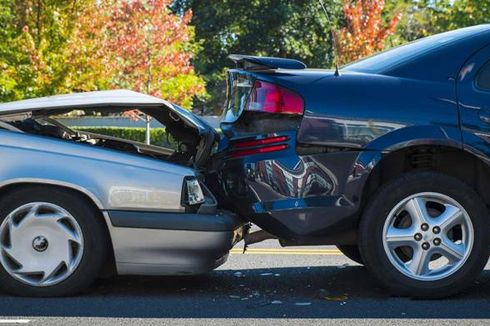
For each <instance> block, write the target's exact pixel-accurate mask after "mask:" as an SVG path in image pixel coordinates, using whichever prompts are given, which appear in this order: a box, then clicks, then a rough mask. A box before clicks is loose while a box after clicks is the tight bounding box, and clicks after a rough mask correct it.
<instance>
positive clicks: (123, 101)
mask: <svg viewBox="0 0 490 326" xmlns="http://www.w3.org/2000/svg"><path fill="white" fill-rule="evenodd" d="M133 109H137V110H139V111H140V112H143V113H145V114H147V115H149V116H152V117H154V118H155V119H156V120H158V121H159V122H160V123H161V124H162V125H164V126H165V130H166V133H167V134H168V135H169V137H170V138H171V140H172V141H171V142H170V143H171V144H172V146H167V147H165V146H163V145H162V146H156V145H146V144H143V143H139V142H134V141H128V140H124V139H119V138H115V137H109V136H103V135H99V134H94V133H88V132H80V131H75V130H72V129H70V128H68V127H66V126H65V125H63V124H62V123H60V122H59V121H58V120H56V117H57V116H60V115H63V114H66V113H69V112H71V111H75V110H76V111H82V112H89V113H97V114H106V115H107V114H119V113H122V112H125V111H128V110H133ZM216 138H217V137H216V133H215V131H214V129H213V128H211V127H209V126H208V125H206V124H205V123H204V122H203V121H201V120H200V119H199V118H198V117H196V116H194V115H192V114H191V113H189V112H187V111H185V110H184V109H182V108H180V107H178V106H176V105H174V104H171V103H169V102H167V101H164V100H161V99H158V98H155V97H151V96H147V95H144V94H140V93H136V92H132V91H123V90H121V91H103V92H90V93H81V94H72V95H61V96H54V97H46V98H38V99H31V100H24V101H18V102H11V103H5V104H0V139H1V141H0V157H1V159H0V287H1V288H3V289H4V290H6V291H8V292H10V293H13V294H16V295H23V296H61V295H70V294H74V293H77V292H79V291H81V290H84V289H86V288H87V287H88V286H89V285H90V284H91V283H92V282H93V281H94V280H95V279H96V278H97V277H98V276H100V275H101V273H107V272H110V271H111V270H115V271H116V272H117V274H133V275H134V274H137V275H176V274H178V275H181V274H198V273H204V272H207V271H209V270H212V269H214V268H216V267H217V266H219V265H220V264H222V263H223V262H225V260H226V258H227V255H228V252H229V250H230V249H231V248H232V246H233V245H234V244H235V243H236V242H237V241H239V240H240V239H241V238H242V236H243V230H244V226H243V222H242V221H241V220H239V219H238V218H237V217H235V216H234V215H232V214H230V213H223V212H220V211H218V210H217V202H216V199H215V197H214V196H213V194H211V193H210V191H209V190H208V189H207V188H206V187H205V186H204V184H203V183H202V182H201V180H200V177H199V172H198V171H199V170H201V169H203V167H204V166H205V164H206V161H207V159H208V157H209V155H210V153H211V149H212V146H213V143H214V142H215V141H216Z"/></svg>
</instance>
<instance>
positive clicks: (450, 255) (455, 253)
mask: <svg viewBox="0 0 490 326" xmlns="http://www.w3.org/2000/svg"><path fill="white" fill-rule="evenodd" d="M439 251H440V254H441V255H443V256H444V257H446V258H447V259H448V260H449V261H450V262H451V263H455V262H458V261H460V260H461V259H463V257H464V255H465V253H466V247H465V245H464V244H463V243H460V244H457V243H454V242H452V241H451V240H450V239H448V238H447V237H446V238H445V239H443V240H442V242H441V244H440V246H439Z"/></svg>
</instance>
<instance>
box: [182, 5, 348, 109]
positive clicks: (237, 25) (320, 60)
mask: <svg viewBox="0 0 490 326" xmlns="http://www.w3.org/2000/svg"><path fill="white" fill-rule="evenodd" d="M324 3H325V5H326V7H327V10H328V11H329V12H330V16H331V18H332V20H333V23H334V24H335V22H336V21H337V20H338V19H340V17H341V11H342V5H341V1H338V0H336V1H324ZM173 8H174V10H175V11H177V12H181V11H182V10H185V9H188V8H190V9H192V12H193V17H192V20H191V24H192V25H194V26H195V29H196V31H195V32H196V38H197V39H198V40H199V41H200V42H201V45H202V51H201V52H199V53H198V54H197V56H196V57H195V59H194V66H195V68H196V70H197V72H198V73H200V74H201V75H203V76H204V78H205V80H206V84H207V90H208V92H209V93H210V95H211V101H208V102H207V103H205V104H202V105H206V107H207V108H208V109H209V110H211V111H215V112H219V111H220V110H221V108H222V105H223V102H224V98H225V87H224V77H225V74H224V69H225V68H226V67H229V64H230V62H229V61H227V60H226V57H227V56H228V55H229V54H231V53H239V54H253V55H264V56H280V57H289V58H296V59H300V60H302V61H304V62H305V63H306V64H307V65H308V66H312V67H319V68H321V67H324V68H329V67H331V66H332V49H331V47H330V44H331V42H330V35H331V34H330V28H329V24H328V21H327V18H326V16H325V13H324V12H323V11H322V9H321V6H320V3H319V1H318V0H253V1H241V0H223V1H202V0H201V1H199V0H176V1H175V2H174V5H173Z"/></svg>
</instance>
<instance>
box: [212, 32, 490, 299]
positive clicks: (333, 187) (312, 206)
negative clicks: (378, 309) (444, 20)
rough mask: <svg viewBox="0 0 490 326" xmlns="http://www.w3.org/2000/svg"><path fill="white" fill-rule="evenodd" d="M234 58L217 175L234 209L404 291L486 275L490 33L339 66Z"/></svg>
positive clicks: (429, 293) (453, 287) (287, 240)
mask: <svg viewBox="0 0 490 326" xmlns="http://www.w3.org/2000/svg"><path fill="white" fill-rule="evenodd" d="M230 58H231V59H232V60H233V61H234V62H235V63H236V65H237V68H236V69H232V70H230V71H229V72H228V76H227V77H228V79H227V80H228V85H227V94H228V99H227V103H226V107H225V110H224V115H223V121H222V123H221V130H222V133H223V135H224V138H223V139H222V140H221V142H220V146H219V149H218V152H219V153H218V154H217V155H216V156H215V160H214V170H213V171H214V172H209V175H208V180H209V182H208V183H209V184H211V183H213V181H214V180H216V182H214V184H213V187H212V189H213V190H214V192H215V193H216V194H218V195H219V196H218V201H219V202H220V203H221V204H223V205H224V206H225V208H227V209H230V210H233V211H235V212H237V213H238V214H239V215H240V216H242V217H244V218H247V219H248V220H250V221H252V222H253V223H255V224H257V225H258V226H259V227H261V228H262V229H263V230H265V231H266V232H268V233H269V234H268V236H269V237H276V238H278V239H279V241H280V242H281V244H282V245H284V246H291V245H295V246H296V245H327V244H334V245H337V246H338V248H339V249H340V250H341V251H342V252H343V253H345V254H346V255H347V256H348V257H350V258H352V259H353V260H355V261H356V262H358V263H361V264H364V265H366V267H367V268H368V270H369V271H370V272H372V274H373V275H374V276H375V277H376V278H377V279H378V280H379V281H380V282H381V283H382V284H383V285H385V286H386V287H387V288H388V289H389V290H390V291H391V292H392V293H394V294H397V295H406V296H412V297H419V298H439V297H444V296H448V295H451V294H454V293H457V292H459V291H461V290H463V289H464V288H466V287H468V286H469V285H470V284H471V283H472V282H473V281H474V280H475V278H476V277H477V276H478V275H479V274H480V272H481V271H482V269H483V267H484V266H485V264H486V262H487V260H488V256H489V243H490V234H489V232H490V227H489V225H490V224H489V218H490V216H489V211H488V206H489V204H490V166H489V164H490V25H481V26H475V27H470V28H465V29H460V30H456V31H452V32H448V33H443V34H439V35H435V36H431V37H428V38H424V39H421V40H418V41H415V42H413V43H410V44H407V45H404V46H400V47H397V48H394V49H391V50H389V51H386V52H383V53H380V54H378V55H375V56H372V57H369V58H367V59H364V60H360V61H357V62H354V63H352V64H349V65H347V66H344V67H342V68H341V69H340V70H339V71H329V70H321V69H306V66H305V65H304V64H303V63H301V62H299V61H296V60H289V59H281V58H267V57H254V56H247V55H232V56H230ZM252 235H253V234H252ZM252 235H251V236H250V237H248V239H249V241H248V242H249V243H252V242H254V241H255V240H256V239H255V238H254V237H253V236H252ZM265 237H266V236H264V234H263V233H262V234H261V235H260V237H259V236H258V237H256V238H260V239H263V238H265ZM246 239H247V238H246Z"/></svg>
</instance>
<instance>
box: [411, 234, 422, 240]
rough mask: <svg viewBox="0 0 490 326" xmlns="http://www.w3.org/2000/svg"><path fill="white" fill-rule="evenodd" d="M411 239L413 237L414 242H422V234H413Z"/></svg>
mask: <svg viewBox="0 0 490 326" xmlns="http://www.w3.org/2000/svg"><path fill="white" fill-rule="evenodd" d="M413 237H414V238H415V240H417V241H420V240H422V234H420V233H415V235H414V236H413Z"/></svg>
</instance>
